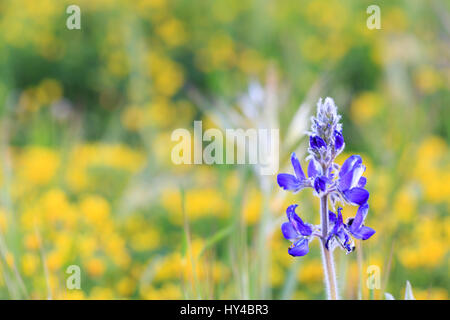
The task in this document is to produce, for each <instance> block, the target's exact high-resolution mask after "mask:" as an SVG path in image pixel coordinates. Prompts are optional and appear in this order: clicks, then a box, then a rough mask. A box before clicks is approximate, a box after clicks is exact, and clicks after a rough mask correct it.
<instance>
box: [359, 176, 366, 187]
mask: <svg viewBox="0 0 450 320" xmlns="http://www.w3.org/2000/svg"><path fill="white" fill-rule="evenodd" d="M366 183H367V179H366V178H365V177H361V178H359V181H358V187H360V188H364V187H365V186H366Z"/></svg>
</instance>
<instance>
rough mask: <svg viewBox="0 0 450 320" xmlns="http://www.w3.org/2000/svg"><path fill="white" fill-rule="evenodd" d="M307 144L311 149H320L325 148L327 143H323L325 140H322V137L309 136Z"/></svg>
mask: <svg viewBox="0 0 450 320" xmlns="http://www.w3.org/2000/svg"><path fill="white" fill-rule="evenodd" d="M309 146H310V147H311V148H312V149H320V148H322V147H324V148H326V147H327V144H326V143H325V141H323V139H322V138H321V137H319V136H310V137H309Z"/></svg>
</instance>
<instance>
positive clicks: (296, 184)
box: [277, 173, 301, 192]
mask: <svg viewBox="0 0 450 320" xmlns="http://www.w3.org/2000/svg"><path fill="white" fill-rule="evenodd" d="M277 182H278V185H279V186H280V187H281V188H283V189H284V190H288V191H294V192H296V191H298V190H300V188H301V185H300V181H299V180H298V179H297V177H296V176H294V175H292V174H289V173H279V174H278V176H277Z"/></svg>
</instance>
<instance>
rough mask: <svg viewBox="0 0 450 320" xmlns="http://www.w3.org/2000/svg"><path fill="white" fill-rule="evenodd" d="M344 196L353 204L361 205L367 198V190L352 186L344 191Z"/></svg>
mask: <svg viewBox="0 0 450 320" xmlns="http://www.w3.org/2000/svg"><path fill="white" fill-rule="evenodd" d="M344 195H345V197H346V198H347V199H348V201H350V202H351V203H353V204H357V205H363V204H365V203H366V202H367V200H368V199H369V191H367V190H366V189H363V188H353V189H350V190H347V191H344Z"/></svg>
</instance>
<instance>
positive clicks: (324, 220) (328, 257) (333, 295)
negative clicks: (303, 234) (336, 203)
mask: <svg viewBox="0 0 450 320" xmlns="http://www.w3.org/2000/svg"><path fill="white" fill-rule="evenodd" d="M320 218H321V225H322V239H321V247H322V264H323V271H324V276H325V285H326V289H327V296H328V299H329V300H338V299H339V296H338V288H337V281H336V272H335V270H334V260H333V253H332V252H331V251H329V250H327V249H326V247H325V243H326V241H327V236H328V198H327V196H326V195H325V196H323V197H321V198H320Z"/></svg>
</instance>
